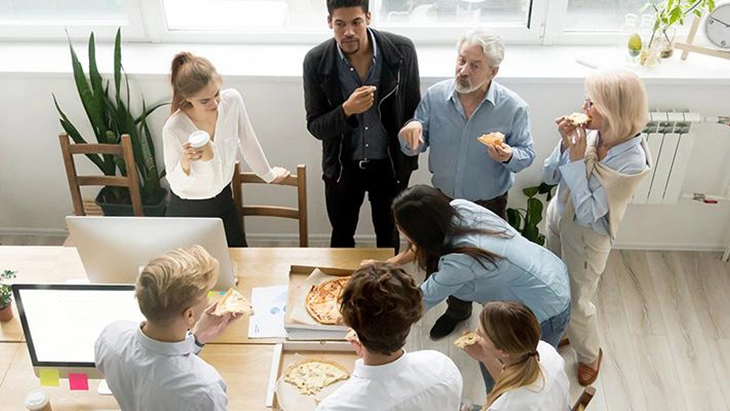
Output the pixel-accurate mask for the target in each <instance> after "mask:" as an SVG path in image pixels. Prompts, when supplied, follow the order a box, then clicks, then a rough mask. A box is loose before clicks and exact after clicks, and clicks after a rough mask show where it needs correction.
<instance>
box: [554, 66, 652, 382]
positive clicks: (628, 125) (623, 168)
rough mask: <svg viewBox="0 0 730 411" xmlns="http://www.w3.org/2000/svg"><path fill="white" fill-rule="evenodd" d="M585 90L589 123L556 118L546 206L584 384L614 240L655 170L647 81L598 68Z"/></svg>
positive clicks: (591, 365)
mask: <svg viewBox="0 0 730 411" xmlns="http://www.w3.org/2000/svg"><path fill="white" fill-rule="evenodd" d="M585 92H586V99H585V102H584V103H583V111H584V113H585V114H586V115H587V116H588V117H589V118H590V121H589V122H588V123H587V124H585V125H576V124H575V122H573V121H571V120H570V119H569V118H568V117H559V118H558V119H556V120H555V122H556V123H557V125H558V132H559V133H560V141H559V142H558V144H557V146H556V147H555V150H553V152H552V154H551V155H550V157H548V159H547V160H545V164H544V165H543V178H544V180H545V182H546V183H548V184H558V191H557V195H556V197H555V198H556V199H555V200H553V201H552V202H550V205H549V206H548V211H547V244H546V245H547V247H548V248H549V249H550V251H552V252H553V253H554V254H555V255H557V256H560V257H561V258H562V259H563V261H564V262H565V264H566V266H567V267H568V273H569V275H570V289H571V301H572V305H571V313H570V317H571V319H570V323H569V326H568V330H567V336H568V337H569V342H570V345H571V346H572V347H573V348H574V349H575V351H576V353H577V355H578V360H579V365H578V382H579V383H580V384H581V385H589V384H591V383H593V382H594V381H595V380H596V378H597V377H598V371H599V370H600V366H601V359H602V357H603V351H602V350H601V348H600V346H599V336H598V323H597V321H596V306H595V304H594V300H595V296H596V290H597V288H598V283H599V280H600V277H601V274H602V273H603V270H604V269H605V267H606V260H607V259H608V254H609V252H610V251H611V243H612V242H613V240H614V239H615V238H616V233H617V232H618V227H619V225H620V223H621V220H622V219H623V216H624V213H625V212H626V207H627V206H628V203H629V201H631V198H632V197H633V196H634V193H636V191H637V190H638V188H639V184H640V183H641V181H642V180H643V179H644V177H646V176H647V174H648V173H649V171H650V170H651V156H650V154H649V150H648V148H647V146H646V142H645V141H644V138H643V137H642V136H641V131H642V130H643V128H644V127H645V126H646V123H647V120H648V111H649V110H648V103H647V96H646V90H645V88H644V85H643V83H642V81H641V79H639V77H638V76H637V75H636V74H634V73H633V72H630V71H627V70H623V69H613V70H605V71H598V72H595V73H592V74H591V75H590V76H588V78H586V81H585Z"/></svg>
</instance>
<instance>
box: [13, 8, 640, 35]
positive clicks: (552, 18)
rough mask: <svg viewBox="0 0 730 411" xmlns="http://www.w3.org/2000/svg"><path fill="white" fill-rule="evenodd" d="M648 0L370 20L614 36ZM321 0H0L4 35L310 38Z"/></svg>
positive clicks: (447, 31) (317, 27)
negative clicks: (626, 18)
mask: <svg viewBox="0 0 730 411" xmlns="http://www.w3.org/2000/svg"><path fill="white" fill-rule="evenodd" d="M645 1H646V0H370V11H371V12H372V16H373V21H372V25H373V27H376V28H382V29H385V30H390V31H394V32H397V33H400V34H403V35H405V36H408V37H410V38H412V39H413V40H414V41H415V42H416V43H417V44H419V45H422V44H453V43H454V42H455V41H456V39H457V38H458V36H459V34H461V33H462V32H464V31H465V30H467V29H468V28H471V27H475V26H482V27H487V28H491V29H493V30H494V31H496V32H497V33H498V34H499V35H500V36H501V37H502V38H503V40H504V41H505V42H507V43H511V44H544V45H550V44H610V45H618V44H619V43H620V41H621V38H622V35H621V33H620V29H621V26H622V25H623V23H624V16H625V15H626V14H627V13H633V14H639V15H640V14H641V13H642V10H641V9H642V7H643V5H644V3H645ZM326 17H327V10H326V0H154V1H152V0H0V40H1V39H23V40H27V39H51V40H58V39H63V38H64V37H65V31H64V29H67V30H68V31H69V33H70V34H71V36H72V37H82V38H84V37H88V35H89V32H90V31H92V30H93V31H94V32H95V34H96V36H97V38H99V39H106V40H109V39H111V38H112V37H113V35H114V32H115V31H116V28H117V27H119V26H121V27H122V28H123V32H124V39H125V40H126V41H152V42H172V43H174V42H186V43H190V42H206V43H212V42H221V43H225V42H233V43H280V44H313V43H316V42H319V41H322V40H324V39H326V38H328V37H329V36H330V35H331V33H330V31H329V29H328V27H327V24H326Z"/></svg>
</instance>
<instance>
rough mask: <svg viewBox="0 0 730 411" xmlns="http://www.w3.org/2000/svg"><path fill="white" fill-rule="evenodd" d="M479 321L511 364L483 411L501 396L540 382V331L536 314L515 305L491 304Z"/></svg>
mask: <svg viewBox="0 0 730 411" xmlns="http://www.w3.org/2000/svg"><path fill="white" fill-rule="evenodd" d="M479 320H480V322H481V325H482V329H484V331H485V333H486V334H487V337H488V338H489V340H490V341H492V343H493V344H494V346H495V347H496V348H497V349H499V350H502V351H504V352H505V353H507V354H508V355H509V358H510V364H509V365H508V366H507V367H506V368H505V369H504V371H503V372H502V375H501V376H499V378H498V379H497V381H496V384H495V385H494V388H492V391H490V392H489V393H488V394H487V403H486V404H485V406H484V408H483V410H487V409H488V408H489V406H490V405H492V404H494V402H495V401H496V400H497V399H498V398H499V397H500V396H501V395H502V394H504V393H506V392H509V391H512V390H515V389H517V388H520V387H524V386H527V385H531V384H533V383H534V382H535V381H537V380H538V379H541V378H542V379H543V385H544V383H545V380H544V376H543V374H542V370H541V369H540V355H539V354H538V352H537V344H538V343H539V342H540V336H541V329H540V323H539V322H537V318H535V314H533V313H532V311H530V309H529V308H527V306H525V305H524V304H523V303H521V302H516V301H493V302H490V303H488V304H486V305H485V306H484V309H483V310H482V313H481V315H480V317H479Z"/></svg>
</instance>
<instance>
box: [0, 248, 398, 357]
mask: <svg viewBox="0 0 730 411" xmlns="http://www.w3.org/2000/svg"><path fill="white" fill-rule="evenodd" d="M230 252H231V259H232V260H233V262H234V263H235V265H236V270H237V273H238V288H239V289H240V290H241V292H242V294H243V295H244V296H246V297H247V298H250V297H251V289H252V288H254V287H266V286H272V285H281V284H286V283H287V279H288V275H289V268H290V266H291V265H307V266H319V267H340V268H350V269H354V268H357V267H358V266H359V265H360V262H361V261H362V260H364V259H377V260H384V259H386V258H388V257H390V256H392V254H393V251H392V250H390V249H382V248H381V249H374V248H338V249H331V248H232V249H231V250H230ZM5 268H7V269H11V270H16V271H18V277H17V278H16V281H17V282H23V283H34V282H40V283H44V282H45V283H65V282H67V281H68V280H74V279H84V278H86V274H85V271H84V267H83V265H82V264H81V259H80V258H79V255H78V253H77V252H76V249H75V248H73V247H13V246H4V247H0V269H5ZM3 341H6V342H20V341H23V330H22V327H21V326H20V320H19V319H18V316H17V311H16V316H15V318H13V320H12V321H10V322H9V323H4V324H2V325H0V342H3ZM279 341H281V339H268V340H262V339H255V340H249V338H248V318H247V317H246V318H242V319H241V320H239V321H236V322H235V323H234V324H232V325H231V326H230V327H229V328H228V329H227V330H226V332H225V333H224V334H223V335H221V336H220V338H219V339H218V340H217V341H216V342H215V343H226V344H263V343H269V344H272V343H275V342H279Z"/></svg>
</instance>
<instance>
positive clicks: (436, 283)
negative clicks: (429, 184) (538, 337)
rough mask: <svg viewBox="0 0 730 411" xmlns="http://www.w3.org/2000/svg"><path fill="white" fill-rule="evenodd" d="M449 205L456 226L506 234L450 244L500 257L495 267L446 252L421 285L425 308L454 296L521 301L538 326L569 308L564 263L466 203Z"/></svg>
mask: <svg viewBox="0 0 730 411" xmlns="http://www.w3.org/2000/svg"><path fill="white" fill-rule="evenodd" d="M451 206H452V207H454V208H455V209H456V212H457V213H458V215H459V216H460V217H461V224H464V225H466V226H467V227H471V228H481V229H487V230H491V231H498V232H504V233H505V235H506V236H499V235H489V234H467V235H463V236H459V237H456V238H454V239H451V240H447V241H451V242H452V243H454V244H455V245H457V246H473V247H478V248H481V249H483V250H486V251H489V252H491V253H493V254H496V255H498V256H500V257H501V258H499V259H497V261H496V267H495V266H494V265H493V264H491V263H489V262H486V261H485V262H484V266H482V264H480V263H479V261H477V260H475V259H474V258H472V257H470V256H468V255H466V254H457V253H453V254H447V255H445V256H443V257H441V259H440V260H439V267H438V271H436V272H435V273H433V274H431V276H430V277H428V279H427V280H426V281H424V282H423V284H421V291H423V301H424V306H425V307H424V308H425V309H426V310H428V309H430V308H432V307H433V306H434V305H436V304H438V303H439V302H441V301H443V300H444V299H445V298H446V297H448V296H450V295H453V296H454V297H456V298H458V299H461V300H464V301H474V302H478V303H487V302H490V301H499V300H508V301H522V302H523V303H524V304H525V305H527V306H528V307H529V308H530V309H531V310H532V312H533V313H535V316H536V317H537V320H538V321H539V322H543V321H545V320H547V319H550V318H552V317H554V316H556V315H558V314H560V313H562V312H563V311H565V310H566V309H567V308H568V306H569V304H570V283H569V281H568V269H567V268H566V267H565V264H563V262H562V261H561V260H560V259H559V258H558V257H556V256H555V255H554V254H553V253H551V252H550V251H548V250H547V249H545V248H543V247H541V246H539V245H538V244H535V243H533V242H530V241H529V240H527V239H525V238H524V237H522V235H520V233H518V232H517V231H515V229H514V228H512V227H511V226H510V225H509V224H507V223H506V222H505V221H504V220H502V219H501V218H499V217H498V216H497V215H496V214H494V213H493V212H491V211H489V210H487V209H486V208H483V207H481V206H478V205H476V204H474V203H472V202H470V201H466V200H453V201H452V202H451Z"/></svg>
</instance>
